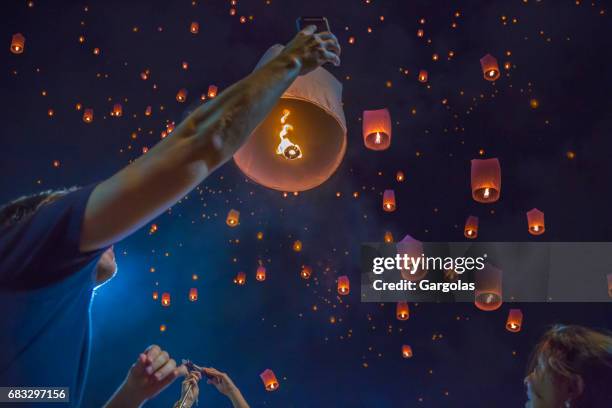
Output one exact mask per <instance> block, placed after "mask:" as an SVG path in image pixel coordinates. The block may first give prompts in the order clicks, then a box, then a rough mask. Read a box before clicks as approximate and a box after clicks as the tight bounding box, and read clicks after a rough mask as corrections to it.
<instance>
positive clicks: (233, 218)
mask: <svg viewBox="0 0 612 408" xmlns="http://www.w3.org/2000/svg"><path fill="white" fill-rule="evenodd" d="M239 222H240V211H236V210H234V209H233V208H232V209H231V210H229V212H228V213H227V218H226V219H225V223H226V224H227V225H228V226H229V227H231V228H234V227H236V226H238V223H239Z"/></svg>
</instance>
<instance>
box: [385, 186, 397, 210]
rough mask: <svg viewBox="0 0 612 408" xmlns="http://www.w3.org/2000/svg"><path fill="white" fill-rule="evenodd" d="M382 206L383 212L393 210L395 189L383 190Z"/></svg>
mask: <svg viewBox="0 0 612 408" xmlns="http://www.w3.org/2000/svg"><path fill="white" fill-rule="evenodd" d="M382 207H383V211H385V212H393V211H395V191H393V190H385V192H384V193H383V201H382Z"/></svg>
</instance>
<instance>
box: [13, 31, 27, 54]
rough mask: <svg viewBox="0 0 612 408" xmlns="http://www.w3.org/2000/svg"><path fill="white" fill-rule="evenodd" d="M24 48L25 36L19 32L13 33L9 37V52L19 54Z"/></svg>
mask: <svg viewBox="0 0 612 408" xmlns="http://www.w3.org/2000/svg"><path fill="white" fill-rule="evenodd" d="M24 48H25V37H24V36H23V35H22V34H21V33H16V34H13V38H12V39H11V52H12V53H13V54H21V53H22V52H23V49H24Z"/></svg>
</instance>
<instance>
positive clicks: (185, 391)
mask: <svg viewBox="0 0 612 408" xmlns="http://www.w3.org/2000/svg"><path fill="white" fill-rule="evenodd" d="M201 379H202V374H200V372H199V371H191V372H189V375H188V376H187V378H185V379H184V380H183V384H182V385H181V398H183V396H185V395H186V397H185V404H184V405H183V406H184V408H190V407H191V406H192V405H193V403H194V402H196V401H197V400H198V395H200V388H199V387H198V381H200V380H201ZM190 387H191V388H190Z"/></svg>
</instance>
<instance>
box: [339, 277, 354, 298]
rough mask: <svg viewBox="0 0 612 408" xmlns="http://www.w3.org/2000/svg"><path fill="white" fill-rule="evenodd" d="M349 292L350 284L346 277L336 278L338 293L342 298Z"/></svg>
mask: <svg viewBox="0 0 612 408" xmlns="http://www.w3.org/2000/svg"><path fill="white" fill-rule="evenodd" d="M350 291H351V284H350V282H349V278H348V276H346V275H342V276H338V293H339V294H340V295H342V296H345V295H348V294H349V292H350Z"/></svg>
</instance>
